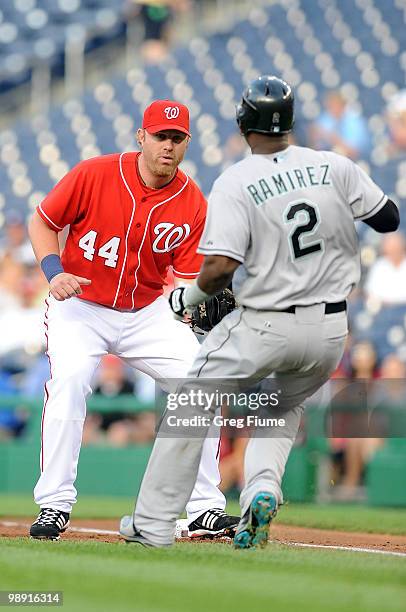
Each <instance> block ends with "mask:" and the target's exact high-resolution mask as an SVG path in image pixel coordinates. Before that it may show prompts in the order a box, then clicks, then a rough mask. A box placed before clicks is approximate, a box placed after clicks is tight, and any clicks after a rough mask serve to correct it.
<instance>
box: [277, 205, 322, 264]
mask: <svg viewBox="0 0 406 612" xmlns="http://www.w3.org/2000/svg"><path fill="white" fill-rule="evenodd" d="M300 213H304V215H305V219H304V220H303V222H300V223H297V224H296V225H295V227H294V228H293V230H292V231H291V232H290V234H289V248H290V252H291V256H292V261H295V260H297V259H299V258H300V257H305V256H306V255H313V254H314V253H317V252H318V251H323V250H324V242H323V240H317V241H315V242H307V243H306V244H303V242H302V240H301V236H302V235H304V234H309V235H313V234H315V232H316V231H317V228H318V227H319V225H320V216H319V213H318V209H317V206H316V205H315V204H313V203H312V202H309V200H296V201H295V202H291V203H290V204H289V206H288V208H287V209H286V211H285V220H286V221H287V223H292V222H294V221H298V220H300V219H298V215H299V214H300Z"/></svg>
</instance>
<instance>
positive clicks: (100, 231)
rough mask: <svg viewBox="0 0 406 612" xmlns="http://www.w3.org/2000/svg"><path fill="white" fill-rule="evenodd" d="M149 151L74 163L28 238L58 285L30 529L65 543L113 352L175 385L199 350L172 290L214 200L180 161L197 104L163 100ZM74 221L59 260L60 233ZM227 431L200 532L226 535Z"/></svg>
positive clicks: (189, 269)
mask: <svg viewBox="0 0 406 612" xmlns="http://www.w3.org/2000/svg"><path fill="white" fill-rule="evenodd" d="M137 139H138V142H139V144H140V148H141V152H140V153H137V152H128V153H122V154H121V155H120V154H114V155H104V156H101V157H96V158H93V159H89V160H87V161H83V162H81V163H79V164H78V165H77V166H75V167H74V168H73V169H72V170H71V171H70V172H69V173H68V174H67V175H66V176H65V177H64V178H63V179H62V180H61V181H60V182H59V183H58V184H57V185H56V186H55V187H54V189H53V190H52V191H51V192H50V193H49V194H48V196H47V197H46V198H45V200H44V201H43V202H42V203H41V204H40V205H39V206H38V208H37V210H36V212H35V213H34V215H33V217H32V219H31V221H30V225H29V234H30V238H31V242H32V245H33V249H34V251H35V255H36V257H37V259H38V262H39V263H40V264H41V268H42V270H43V272H44V274H45V276H46V277H47V279H48V281H49V288H50V295H49V298H48V299H47V301H46V302H47V311H46V315H45V326H46V330H47V331H46V336H47V342H48V347H47V354H48V357H49V362H50V374H51V377H50V380H49V381H48V382H47V383H46V386H45V403H44V410H43V416H42V443H41V458H40V462H41V475H40V478H39V480H38V482H37V485H36V487H35V490H34V497H35V501H36V503H37V504H38V505H39V506H40V508H41V510H40V513H39V516H38V518H37V520H36V521H35V522H34V523H33V525H32V527H31V530H30V535H31V536H32V537H34V538H41V539H58V538H59V536H60V533H62V532H63V531H65V530H66V528H67V526H68V523H69V516H70V512H71V510H72V506H73V504H74V503H75V501H76V489H75V486H74V482H75V479H76V473H77V464H78V458H79V451H80V445H81V439H82V429H83V423H84V420H85V415H86V397H87V396H88V395H89V393H91V386H90V385H91V380H92V377H93V374H94V372H95V370H96V368H97V366H98V364H99V362H100V359H101V358H102V356H103V355H105V354H107V353H113V354H115V355H117V356H119V357H120V358H121V359H123V360H124V361H125V363H127V364H129V365H130V366H132V367H133V368H135V369H138V370H140V371H142V372H144V373H146V374H149V375H150V376H152V377H153V378H155V379H161V380H162V379H163V380H165V381H166V383H164V386H165V387H166V389H165V390H169V389H170V388H171V379H177V378H182V377H185V376H186V374H187V371H188V369H189V367H190V366H191V364H192V363H193V360H194V358H195V356H196V354H197V352H198V350H199V343H198V341H197V339H196V337H195V336H194V334H193V332H192V331H191V329H190V328H189V327H188V326H187V325H184V324H182V323H180V322H178V321H175V320H174V319H173V317H172V314H171V310H170V308H169V305H168V302H167V300H166V299H165V298H164V297H163V287H164V285H165V278H166V275H167V271H168V268H169V266H172V268H173V271H174V275H175V277H176V278H177V279H178V281H180V282H181V283H184V282H187V281H188V280H193V279H194V278H196V277H197V276H198V273H199V270H200V265H201V262H202V256H201V255H197V254H196V248H197V245H198V243H199V239H200V236H201V233H202V230H203V226H204V221H205V215H206V202H205V199H204V197H203V195H202V193H201V191H200V190H199V188H198V187H197V185H196V184H195V183H194V182H193V181H192V180H191V179H190V178H189V177H188V176H187V175H185V174H184V173H183V172H182V171H181V170H180V169H179V168H178V165H179V164H180V162H181V161H182V159H183V157H184V154H185V151H186V149H187V146H188V143H189V140H190V132H189V111H188V109H187V108H186V106H184V105H182V104H180V103H179V102H175V101H170V100H158V101H155V102H153V103H152V104H151V105H150V106H149V107H148V108H147V109H146V111H145V113H144V118H143V124H142V128H140V129H139V130H138V131H137ZM67 225H69V233H68V237H67V240H66V245H65V247H64V250H63V252H62V256H61V257H60V249H59V243H58V233H59V232H61V231H62V230H63V228H65V227H66V226H67ZM217 451H218V438H217V439H216V438H215V437H211V438H207V440H206V442H205V450H204V453H203V455H202V460H201V464H200V466H201V467H200V470H199V475H198V478H197V480H196V485H195V488H194V491H193V493H192V495H191V498H190V501H189V503H188V505H187V507H186V510H187V515H188V522H189V530H190V532H191V533H195V534H202V533H208V534H216V533H219V532H220V533H221V532H227V533H228V530H231V531H232V529H233V528H234V527H235V526H236V525H237V524H238V520H239V519H238V518H237V517H230V516H228V515H227V514H225V512H224V507H225V498H224V496H223V494H222V493H221V492H220V491H219V489H218V484H219V482H220V476H219V471H218V460H217Z"/></svg>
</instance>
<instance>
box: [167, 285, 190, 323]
mask: <svg viewBox="0 0 406 612" xmlns="http://www.w3.org/2000/svg"><path fill="white" fill-rule="evenodd" d="M185 289H186V287H178V288H177V289H174V290H173V291H171V293H170V295H169V306H170V307H171V309H172V312H173V316H174V318H175V319H177V320H178V321H183V318H184V316H185V314H188V304H186V302H185Z"/></svg>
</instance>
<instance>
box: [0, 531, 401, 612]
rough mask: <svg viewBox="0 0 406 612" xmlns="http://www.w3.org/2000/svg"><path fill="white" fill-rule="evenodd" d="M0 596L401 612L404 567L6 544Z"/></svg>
mask: <svg viewBox="0 0 406 612" xmlns="http://www.w3.org/2000/svg"><path fill="white" fill-rule="evenodd" d="M0 567H1V571H0V588H1V589H3V590H6V589H9V590H12V589H14V590H18V589H22V590H28V589H33V590H37V591H38V590H62V591H63V593H64V605H63V610H65V611H69V612H70V611H73V610H78V611H79V610H95V611H96V610H97V611H98V612H100V611H103V612H104V611H107V610H114V611H124V610H135V611H141V612H150V611H151V612H158V611H162V612H172V611H173V612H183V611H185V612H186V611H187V612H207V611H211V610H213V611H218V610H219V611H221V610H225V611H227V612H228V611H229V610H230V611H232V612H240V611H241V612H242V611H244V612H245V611H256V610H266V609H281V610H283V611H284V612H290V611H292V612H293V611H295V612H296V611H298V610H300V611H306V610H309V612H310V611H312V612H319V611H320V612H325V611H326V610H329V611H331V612H342V610H346V612H347V611H350V612H352V611H354V612H355V611H360V612H361V611H365V610H368V612H374V611H376V612H378V611H379V612H381V611H382V609H385V610H388V611H397V610H399V611H401V610H402V611H403V610H404V601H405V597H406V592H405V584H406V561H405V560H403V559H397V558H391V557H381V556H378V555H368V554H355V553H350V552H341V551H324V550H317V551H316V550H307V549H291V548H286V547H283V546H279V545H270V546H269V547H268V548H267V549H266V550H263V551H253V550H249V551H234V550H233V549H232V547H231V546H227V545H222V544H202V545H198V544H193V545H192V544H183V545H182V544H177V545H175V546H174V547H173V548H171V549H164V550H150V549H144V548H142V547H139V546H137V545H134V544H129V545H126V544H124V543H120V544H104V543H92V542H78V543H76V542H63V541H60V542H33V541H30V540H23V539H5V540H2V542H1V548H0Z"/></svg>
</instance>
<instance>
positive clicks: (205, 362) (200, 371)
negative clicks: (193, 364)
mask: <svg viewBox="0 0 406 612" xmlns="http://www.w3.org/2000/svg"><path fill="white" fill-rule="evenodd" d="M243 314H244V313H243V311H241V313H240V318H239V319H238V321H237V323H236V324H235V325H233V326H232V327H230V329H229V330H228V334H227V337H226V338H225V339H224V340H223V342H222V343H221V344H220V346H218V347H217V348H215V349H212V350H211V351H209V352H208V353H207V355H206V359H205V360H204V363H202V365H201V366H200V368H199V371H198V373H197V376H196V378H199V376H200V374H201V373H202V370H203V368H204V366H205V365H207V362H208V361H209V356H210V355H213V353H216V352H217V351H219V350H220V349H221V348H223V346H224V345H225V343H226V342H227V340H229V339H230V336H231V332H232V331H233V329H235V328H236V327H238V325H239V324H240V323H241V319H242V315H243Z"/></svg>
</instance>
